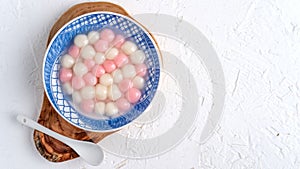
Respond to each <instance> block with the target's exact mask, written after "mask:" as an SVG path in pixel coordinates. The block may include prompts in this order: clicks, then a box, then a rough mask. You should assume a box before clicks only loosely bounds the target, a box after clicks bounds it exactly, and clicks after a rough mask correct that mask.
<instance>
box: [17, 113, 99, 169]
mask: <svg viewBox="0 0 300 169" xmlns="http://www.w3.org/2000/svg"><path fill="white" fill-rule="evenodd" d="M17 120H18V121H19V122H20V123H21V124H24V125H25V126H27V127H31V128H33V129H36V130H38V131H40V132H43V133H45V134H47V135H49V136H51V137H53V138H55V139H57V140H59V141H61V142H62V143H64V144H66V145H68V146H69V147H71V148H72V149H73V150H74V151H75V152H76V153H77V154H78V155H79V156H80V157H81V158H82V159H83V160H84V161H86V162H87V163H89V164H90V165H93V166H97V165H99V164H101V162H102V161H103V158H104V153H103V150H102V148H101V147H100V146H99V145H97V144H95V143H92V142H87V141H79V140H74V139H71V138H69V137H66V136H63V135H61V134H58V133H56V132H54V131H52V130H50V129H48V128H46V127H44V126H42V125H40V124H39V123H37V122H35V121H33V120H31V119H29V118H27V117H25V116H23V115H18V116H17Z"/></svg>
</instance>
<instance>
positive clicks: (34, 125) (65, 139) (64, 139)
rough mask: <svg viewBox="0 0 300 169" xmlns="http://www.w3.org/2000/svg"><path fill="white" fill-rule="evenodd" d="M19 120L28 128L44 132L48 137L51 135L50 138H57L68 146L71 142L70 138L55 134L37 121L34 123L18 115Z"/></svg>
mask: <svg viewBox="0 0 300 169" xmlns="http://www.w3.org/2000/svg"><path fill="white" fill-rule="evenodd" d="M17 120H18V121H19V122H20V123H21V124H24V125H25V126H27V127H31V128H33V129H36V130H38V131H40V132H43V133H45V134H47V135H49V136H51V137H53V138H55V139H57V140H59V141H61V142H63V143H65V144H68V143H69V141H70V140H71V139H70V138H68V137H65V136H63V135H61V134H58V133H56V132H54V131H52V130H50V129H48V128H46V127H44V126H42V125H40V124H38V123H37V122H35V121H33V120H31V119H29V118H28V117H25V116H23V115H18V116H17Z"/></svg>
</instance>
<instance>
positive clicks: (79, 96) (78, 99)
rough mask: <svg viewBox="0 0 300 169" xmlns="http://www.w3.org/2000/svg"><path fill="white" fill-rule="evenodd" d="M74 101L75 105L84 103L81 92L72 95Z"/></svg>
mask: <svg viewBox="0 0 300 169" xmlns="http://www.w3.org/2000/svg"><path fill="white" fill-rule="evenodd" d="M72 99H73V102H74V103H80V102H81V101H82V98H81V95H80V92H79V91H74V92H73V94H72Z"/></svg>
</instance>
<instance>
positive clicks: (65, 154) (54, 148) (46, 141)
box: [33, 2, 130, 162]
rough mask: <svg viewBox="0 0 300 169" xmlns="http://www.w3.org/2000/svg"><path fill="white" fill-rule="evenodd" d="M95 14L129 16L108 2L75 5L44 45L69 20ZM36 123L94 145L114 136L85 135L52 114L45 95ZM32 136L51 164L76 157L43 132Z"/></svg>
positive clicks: (62, 17) (59, 21) (53, 110)
mask: <svg viewBox="0 0 300 169" xmlns="http://www.w3.org/2000/svg"><path fill="white" fill-rule="evenodd" d="M95 11H110V12H115V13H120V14H122V15H126V16H129V15H128V13H127V12H126V11H125V10H124V9H123V8H122V7H120V6H118V5H116V4H112V3H108V2H88V3H81V4H77V5H75V6H73V7H71V8H70V9H68V10H67V11H66V12H65V13H64V14H63V15H62V16H61V17H60V18H59V19H58V20H57V21H56V23H55V24H54V25H53V27H52V29H51V31H50V34H49V37H48V42H47V45H48V44H49V42H50V41H51V39H52V38H53V36H54V35H55V33H56V32H57V31H58V30H59V29H60V28H61V27H62V26H63V25H64V24H66V23H67V22H68V21H70V20H72V19H73V18H76V17H78V16H80V15H82V14H85V13H90V12H95ZM129 17H130V16H129ZM38 123H40V124H42V125H43V126H45V127H47V128H49V129H51V130H53V131H55V132H57V133H60V134H62V135H65V136H67V137H70V138H73V139H77V140H84V141H91V142H95V143H98V142H99V141H100V140H102V139H103V138H104V137H106V136H108V135H110V134H112V133H113V132H110V133H96V132H88V131H85V130H82V129H79V128H77V127H75V126H73V125H71V124H69V123H68V122H67V121H65V120H64V119H63V118H62V117H61V116H60V115H59V114H58V113H57V112H56V111H55V109H54V108H53V107H52V105H51V104H50V102H49V100H48V98H47V96H46V94H45V93H44V100H43V105H42V109H41V112H40V116H39V119H38ZM33 137H34V143H35V146H36V148H37V150H38V151H39V152H40V154H41V155H42V156H43V157H45V158H46V159H47V160H49V161H51V162H62V161H67V160H70V159H73V158H76V157H78V155H77V154H76V152H74V151H73V150H72V149H71V148H70V147H69V146H67V145H65V144H63V143H61V142H60V141H58V140H56V139H54V138H52V137H50V136H48V135H45V134H44V133H41V132H39V131H36V130H35V131H34V134H33Z"/></svg>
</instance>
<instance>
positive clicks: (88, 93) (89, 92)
mask: <svg viewBox="0 0 300 169" xmlns="http://www.w3.org/2000/svg"><path fill="white" fill-rule="evenodd" d="M80 94H81V97H82V98H83V99H86V100H87V99H93V98H94V97H95V87H94V86H85V87H83V88H82V89H80Z"/></svg>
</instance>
